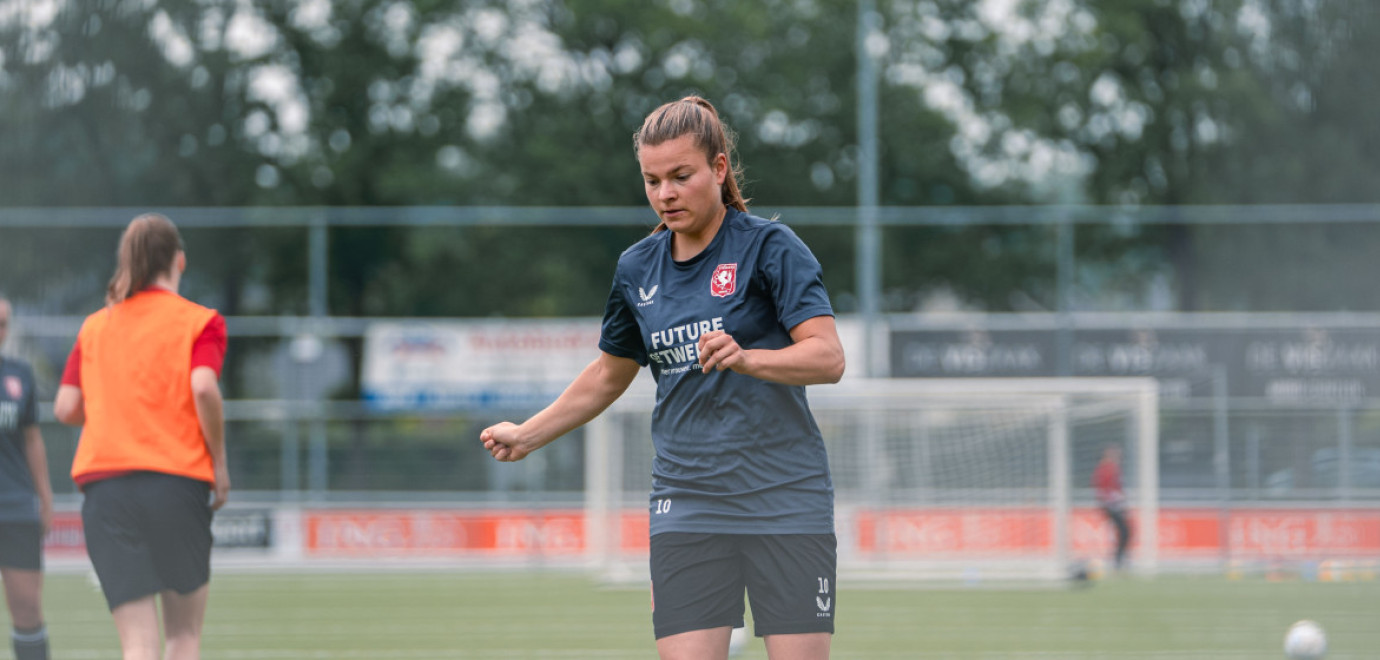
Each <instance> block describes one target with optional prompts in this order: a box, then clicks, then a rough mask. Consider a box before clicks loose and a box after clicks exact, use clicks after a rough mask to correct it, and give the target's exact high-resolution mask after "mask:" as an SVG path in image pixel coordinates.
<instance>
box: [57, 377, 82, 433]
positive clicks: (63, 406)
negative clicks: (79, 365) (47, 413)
mask: <svg viewBox="0 0 1380 660" xmlns="http://www.w3.org/2000/svg"><path fill="white" fill-rule="evenodd" d="M53 417H56V418H57V421H59V422H62V423H63V424H67V425H69V426H81V425H82V424H85V423H86V401H85V400H84V399H83V398H82V395H81V388H80V387H77V386H75V385H61V386H59V387H58V392H57V398H56V399H54V400H53Z"/></svg>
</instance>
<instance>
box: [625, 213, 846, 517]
mask: <svg viewBox="0 0 1380 660" xmlns="http://www.w3.org/2000/svg"><path fill="white" fill-rule="evenodd" d="M671 237H672V232H669V231H662V232H658V233H656V234H653V235H651V236H648V237H647V238H645V239H643V240H642V241H639V242H638V243H637V244H636V245H633V246H632V247H630V248H628V249H627V250H626V251H625V252H624V253H623V255H622V256H621V257H620V258H619V260H618V270H617V272H616V274H615V275H614V282H613V290H612V291H611V292H610V293H609V300H608V304H607V306H606V308H605V310H604V325H603V331H602V334H601V336H600V339H599V348H600V349H601V350H603V351H604V352H606V353H608V354H610V355H614V356H618V357H624V358H631V359H633V360H636V361H637V362H638V364H641V365H644V366H650V367H651V370H652V376H653V377H654V378H655V379H656V385H657V388H656V389H657V394H656V407H655V409H654V411H653V413H652V442H653V445H654V446H655V448H656V458H655V459H654V460H653V462H652V494H651V504H650V509H651V533H652V534H657V533H660V532H702V533H730V534H731V533H765V534H831V533H833V531H834V517H833V516H834V513H833V512H834V488H833V482H832V481H831V479H830V476H829V463H828V459H827V457H826V455H825V451H824V440H823V438H822V437H821V436H820V433H819V427H818V426H817V425H816V424H815V420H814V417H813V416H811V414H810V409H809V406H808V405H807V403H806V401H805V388H804V387H801V386H791V385H781V384H777V383H771V382H767V381H764V380H760V379H757V378H753V377H751V376H745V375H742V374H738V373H735V372H733V371H730V370H725V371H713V372H711V373H708V374H706V373H704V372H703V371H702V370H701V369H700V368H699V365H698V359H699V356H698V355H697V353H696V350H697V345H698V341H699V338H700V336H701V335H703V334H705V333H707V332H710V331H712V330H723V331H724V332H727V333H728V334H729V335H732V336H733V338H734V340H736V341H737V342H738V344H739V345H740V346H742V347H743V348H744V349H752V348H763V349H779V348H784V347H786V346H789V345H790V344H791V336H790V329H791V328H793V327H795V326H796V325H798V324H799V323H800V322H802V321H805V320H807V319H811V318H814V317H816V316H832V315H833V313H834V312H833V308H832V307H831V306H830V304H829V296H828V293H827V292H826V291H825V290H824V282H823V280H822V272H821V270H820V266H819V262H818V261H817V260H816V259H815V257H814V255H813V254H811V253H810V250H809V248H807V247H805V244H804V243H803V242H802V241H801V240H800V239H799V238H797V237H796V235H795V233H794V232H792V231H791V230H790V228H788V227H786V226H785V225H783V224H780V223H777V222H772V221H768V220H764V219H762V218H758V217H754V216H751V215H748V214H746V213H742V212H739V211H737V210H734V209H732V208H730V209H728V213H727V214H726V215H725V216H724V221H723V224H722V225H721V226H720V228H719V231H718V233H717V234H716V235H715V236H714V239H713V240H712V241H711V242H710V243H709V246H708V247H706V248H705V249H704V251H702V252H701V253H700V254H698V255H695V256H694V257H693V258H691V259H689V260H687V261H679V262H678V261H675V260H674V259H672V258H671Z"/></svg>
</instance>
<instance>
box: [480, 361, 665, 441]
mask: <svg viewBox="0 0 1380 660" xmlns="http://www.w3.org/2000/svg"><path fill="white" fill-rule="evenodd" d="M640 368H641V367H640V366H639V365H638V364H637V362H634V361H633V360H630V359H628V358H621V357H615V356H612V355H609V354H608V353H600V354H599V357H597V358H595V359H594V361H593V362H590V363H589V365H588V366H586V367H585V368H584V371H581V372H580V375H579V376H576V377H575V380H574V381H572V382H571V383H570V385H569V386H568V387H566V388H565V391H564V392H562V393H561V396H560V397H558V398H557V399H556V400H555V401H554V402H552V403H551V405H549V406H547V407H546V408H545V409H544V410H542V411H541V412H539V413H537V414H535V415H533V416H532V418H531V419H528V420H527V421H526V422H523V423H522V424H520V425H519V424H513V423H512V422H501V423H498V424H495V425H493V426H490V427H489V428H487V429H484V430H483V431H481V432H480V434H479V441H480V442H482V443H483V444H484V449H487V450H488V451H489V453H490V454H492V455H493V457H494V458H495V459H497V460H499V461H503V462H512V461H520V460H522V459H524V458H526V457H527V455H528V454H530V453H532V452H534V451H536V450H538V449H541V448H542V447H545V446H546V445H547V444H549V443H551V441H553V440H555V439H556V438H559V437H561V436H563V435H565V434H566V433H569V432H571V431H573V430H575V429H576V428H579V427H580V426H583V425H584V424H585V423H587V422H589V420H591V419H594V418H595V417H597V416H598V415H599V413H601V412H603V411H604V409H605V408H608V407H609V406H610V405H611V404H612V403H613V402H614V401H616V400H617V399H618V397H620V396H622V395H623V392H624V391H626V390H627V389H628V386H629V385H631V384H632V382H633V379H634V378H636V377H637V371H638V369H640Z"/></svg>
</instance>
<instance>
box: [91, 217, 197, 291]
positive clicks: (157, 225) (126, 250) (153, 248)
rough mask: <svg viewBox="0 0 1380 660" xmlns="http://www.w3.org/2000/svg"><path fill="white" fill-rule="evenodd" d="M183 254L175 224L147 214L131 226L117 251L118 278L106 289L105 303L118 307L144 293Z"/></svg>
mask: <svg viewBox="0 0 1380 660" xmlns="http://www.w3.org/2000/svg"><path fill="white" fill-rule="evenodd" d="M181 251H182V236H181V235H180V234H178V233H177V226H176V225H174V224H173V223H172V220H169V219H167V218H166V217H164V216H161V215H159V214H157V213H145V214H143V215H141V216H139V217H137V218H135V219H133V220H131V221H130V222H129V226H128V227H125V231H124V233H122V234H120V245H119V247H118V248H116V251H115V255H116V262H115V274H114V275H113V276H111V278H110V284H109V285H107V286H106V289H105V302H106V304H107V305H115V304H118V303H120V302H123V301H124V300H125V299H126V298H129V297H130V296H132V295H134V294H135V293H138V292H139V291H142V290H144V289H145V288H146V287H148V285H150V284H152V283H153V281H154V280H156V279H158V276H160V275H163V274H166V273H168V272H170V271H171V270H172V267H173V260H174V259H175V258H176V257H177V253H178V252H181Z"/></svg>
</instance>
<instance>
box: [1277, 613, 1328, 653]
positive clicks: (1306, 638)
mask: <svg viewBox="0 0 1380 660" xmlns="http://www.w3.org/2000/svg"><path fill="white" fill-rule="evenodd" d="M1284 655H1287V656H1289V660H1322V657H1323V656H1324V655H1327V634H1326V633H1324V632H1323V629H1322V626H1320V625H1318V624H1317V623H1315V622H1313V621H1309V620H1308V619H1304V620H1302V621H1299V622H1298V623H1295V624H1294V625H1292V626H1289V632H1288V633H1286V634H1285V635H1284Z"/></svg>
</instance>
